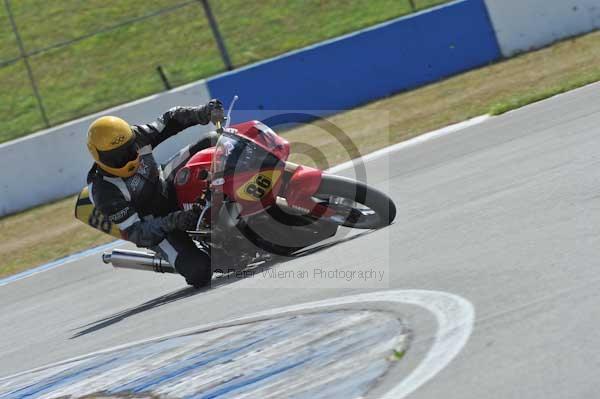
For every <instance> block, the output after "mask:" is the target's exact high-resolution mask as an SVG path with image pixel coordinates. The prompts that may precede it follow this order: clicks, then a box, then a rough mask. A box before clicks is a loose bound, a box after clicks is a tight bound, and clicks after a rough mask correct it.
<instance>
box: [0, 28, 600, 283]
mask: <svg viewBox="0 0 600 399" xmlns="http://www.w3.org/2000/svg"><path fill="white" fill-rule="evenodd" d="M598 80H600V32H595V33H591V34H589V35H586V36H581V37H579V38H576V39H573V40H567V41H564V42H561V43H558V44H555V45H553V46H551V47H548V48H545V49H542V50H539V51H536V52H532V53H528V54H525V55H522V56H519V57H516V58H513V59H510V60H507V61H503V62H500V63H497V64H494V65H490V66H488V67H485V68H481V69H478V70H474V71H471V72H467V73H464V74H461V75H458V76H455V77H452V78H450V79H447V80H444V81H441V82H438V83H435V84H431V85H428V86H425V87H422V88H419V89H417V90H413V91H410V92H406V93H402V94H398V95H395V96H392V97H389V98H385V99H382V100H379V101H376V102H373V103H371V104H367V105H365V106H364V107H360V108H357V109H355V110H351V111H347V112H344V113H340V114H338V115H335V116H332V117H331V118H330V120H331V121H332V122H333V123H335V124H336V125H337V126H338V127H340V128H342V129H343V130H344V131H345V132H346V134H347V135H348V136H349V137H350V138H351V140H352V141H353V142H354V144H355V145H356V146H357V147H358V148H359V150H360V152H361V153H363V154H366V153H369V152H372V151H375V150H377V149H379V148H382V147H384V146H387V145H389V144H392V143H396V142H400V141H403V140H407V139H409V138H412V137H414V136H417V135H419V134H422V133H425V132H428V131H431V130H434V129H436V128H439V127H442V126H446V125H449V124H452V123H456V122H460V121H463V120H466V119H469V118H472V117H474V116H478V115H482V114H485V113H493V114H498V113H502V112H506V111H508V110H510V109H514V108H517V107H520V106H522V105H525V104H529V103H531V102H534V101H538V100H541V99H544V98H547V97H550V96H552V95H554V94H558V93H562V92H564V91H567V90H570V89H573V88H576V87H579V86H582V85H585V84H587V83H591V82H594V81H598ZM365 111H369V112H370V115H373V114H374V113H375V114H376V113H377V112H379V111H385V112H386V114H387V115H389V127H390V135H385V134H381V135H375V134H373V132H374V131H376V129H377V128H378V127H379V128H382V129H387V127H388V125H387V123H388V121H385V120H382V121H377V120H373V119H372V118H366V117H365ZM286 138H287V139H288V140H289V141H290V142H291V143H292V150H293V149H294V143H310V144H311V146H312V148H308V149H307V150H306V151H304V152H302V153H297V154H294V155H293V159H294V160H295V161H299V162H302V163H308V164H311V163H312V164H314V163H315V162H314V161H312V160H313V159H319V158H320V157H321V154H323V155H324V156H325V158H326V159H327V163H328V164H329V165H335V164H338V163H341V162H344V161H346V160H348V155H347V154H346V152H345V151H344V150H343V149H341V148H340V146H339V143H338V142H337V141H336V139H335V138H333V137H331V136H330V135H327V134H323V130H322V129H321V127H320V126H319V123H315V124H311V125H306V126H302V127H300V128H297V129H293V130H290V131H288V132H286ZM297 147H298V146H297ZM73 203H74V198H68V199H66V200H62V201H58V202H56V203H53V204H49V205H45V206H42V207H39V208H36V209H33V210H30V211H26V212H23V213H20V214H16V215H13V216H9V217H6V218H3V219H0V231H1V232H2V239H1V240H0V259H2V260H3V263H2V265H1V266H0V276H5V275H8V274H13V273H16V272H18V271H21V270H24V269H27V268H29V267H32V266H36V265H39V264H41V263H44V262H48V261H51V260H53V259H57V258H60V257H62V256H66V255H68V254H70V253H73V252H75V251H78V250H83V249H85V248H88V247H89V246H92V245H99V244H102V243H105V242H108V241H110V240H111V238H110V237H107V236H105V235H103V234H101V233H97V232H96V231H94V230H93V229H91V228H89V227H87V226H86V225H84V224H82V223H80V222H78V221H76V220H75V219H74V217H73Z"/></svg>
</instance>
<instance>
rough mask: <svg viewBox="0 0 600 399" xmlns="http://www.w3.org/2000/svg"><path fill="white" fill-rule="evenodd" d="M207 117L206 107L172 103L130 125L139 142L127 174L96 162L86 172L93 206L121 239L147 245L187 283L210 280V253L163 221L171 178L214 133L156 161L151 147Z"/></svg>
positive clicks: (171, 198)
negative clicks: (135, 163) (150, 118)
mask: <svg viewBox="0 0 600 399" xmlns="http://www.w3.org/2000/svg"><path fill="white" fill-rule="evenodd" d="M209 121H210V110H209V109H208V107H206V106H203V107H175V108H172V109H170V110H169V111H167V112H166V113H165V114H163V115H162V116H161V117H159V118H158V119H157V120H156V121H155V122H153V123H149V124H145V125H135V126H132V130H133V132H134V134H135V136H136V141H137V143H138V146H139V148H140V150H139V154H140V155H141V157H140V164H139V167H138V169H137V171H136V173H135V174H134V175H133V176H131V177H127V178H120V177H116V176H112V175H110V174H108V173H107V172H105V171H103V170H102V169H101V168H99V167H97V165H96V164H94V166H93V167H92V169H91V170H90V172H89V174H88V179H87V181H88V186H89V192H90V198H91V199H92V202H93V204H94V206H95V207H96V208H97V209H98V210H99V211H100V212H102V213H104V214H105V215H106V216H107V217H108V218H109V220H110V221H111V222H113V223H115V224H116V225H117V226H118V227H119V229H120V230H121V235H122V237H123V238H124V239H125V240H128V241H131V242H133V243H135V244H136V245H137V246H138V247H144V248H150V249H152V250H154V251H155V252H157V253H159V254H160V255H161V256H162V257H163V258H164V259H167V260H168V261H169V263H170V264H171V265H173V266H174V267H175V269H176V270H177V271H178V272H179V273H180V274H182V275H183V276H184V277H185V278H186V280H187V281H188V283H190V284H194V285H198V282H199V281H210V276H211V275H212V271H211V269H210V257H209V256H208V255H207V254H205V253H204V252H202V251H200V250H199V249H198V248H197V247H196V245H195V244H194V242H193V241H192V240H191V239H190V238H189V236H188V235H187V234H186V233H185V232H181V231H177V230H173V227H172V226H168V224H169V218H165V216H167V215H168V214H169V213H171V212H173V211H176V210H177V202H176V198H175V193H174V187H173V184H172V180H173V178H174V176H175V173H176V172H177V170H179V168H180V167H181V166H183V165H185V163H186V162H187V160H188V159H189V158H190V157H191V155H193V154H195V153H196V152H198V151H200V150H202V149H204V148H208V147H210V146H211V145H214V144H215V141H216V135H215V134H214V133H212V134H208V135H206V137H204V138H203V139H201V140H200V141H198V142H197V143H196V144H193V145H191V146H187V147H186V148H183V149H182V150H181V151H179V152H178V153H177V154H175V155H174V156H173V157H172V158H171V159H170V160H169V161H168V162H167V163H166V164H164V165H162V166H161V165H159V164H158V163H157V162H156V160H155V159H154V156H153V155H152V150H153V149H154V148H155V147H156V146H157V145H159V144H160V143H162V142H163V141H165V140H166V139H168V138H169V137H171V136H173V135H175V134H177V133H179V132H180V131H182V130H184V129H186V128H188V127H190V126H194V125H197V124H201V125H206V124H208V123H209Z"/></svg>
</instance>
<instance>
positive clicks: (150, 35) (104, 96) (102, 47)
mask: <svg viewBox="0 0 600 399" xmlns="http://www.w3.org/2000/svg"><path fill="white" fill-rule="evenodd" d="M446 1H447V0H417V1H416V2H415V3H416V5H417V8H419V9H423V8H427V7H431V6H433V5H436V4H440V3H444V2H446ZM186 3H187V4H186ZM11 4H12V10H13V14H14V16H15V20H16V22H17V25H18V26H19V29H20V33H21V36H22V39H23V42H24V45H25V48H26V50H27V51H29V52H32V51H35V50H37V49H41V48H45V47H48V46H51V45H53V44H55V43H58V42H61V41H65V40H72V39H76V38H78V37H81V36H83V35H86V34H89V33H92V32H94V31H98V30H102V29H106V28H108V27H110V26H114V25H116V24H119V23H122V22H124V21H126V20H129V19H131V18H138V17H143V16H144V15H148V14H150V13H153V12H156V11H158V10H161V9H164V8H168V7H175V6H178V5H181V4H185V5H184V6H182V7H180V8H176V9H174V10H173V11H171V12H169V13H166V14H163V15H160V16H157V17H152V18H149V19H145V20H143V21H140V22H136V23H134V24H130V25H125V26H122V27H119V28H117V29H114V30H111V31H108V32H104V33H100V34H98V35H96V36H93V37H91V38H87V39H84V40H81V41H78V42H76V43H74V44H73V45H70V46H68V47H62V48H57V49H54V50H51V51H48V52H44V53H41V54H37V55H34V56H32V57H31V58H30V62H31V65H32V69H33V73H34V75H35V78H36V80H37V81H38V85H39V91H40V94H41V96H42V98H43V103H44V105H45V107H46V111H47V114H48V117H49V119H50V122H51V124H52V125H56V124H59V123H61V122H64V121H67V120H71V119H73V118H76V117H79V116H82V115H86V114H90V113H93V112H96V111H99V110H102V109H105V108H108V107H110V106H113V105H117V104H121V103H124V102H127V101H131V100H134V99H137V98H141V97H144V96H147V95H150V94H152V93H156V92H159V91H161V90H163V84H162V82H161V80H160V78H159V76H158V74H157V72H156V67H157V66H158V65H162V66H163V67H164V69H165V70H166V73H167V75H168V78H169V80H170V81H171V83H172V84H173V85H174V86H179V85H183V84H185V83H189V82H191V81H194V80H198V79H201V78H203V77H207V76H210V75H213V74H215V73H218V72H221V71H223V70H224V67H223V64H222V61H221V58H220V55H219V53H218V50H217V47H216V45H215V42H214V40H213V37H212V33H211V31H210V29H209V27H208V24H207V22H206V18H205V15H204V11H203V9H202V7H201V5H200V3H199V2H198V1H191V2H186V0H128V1H117V0H87V1H81V0H52V1H40V0H19V1H15V0H12V1H11ZM211 4H212V6H213V12H214V14H215V16H216V18H217V20H218V22H219V25H220V28H221V31H222V34H223V37H224V38H225V41H226V44H227V46H228V49H229V52H230V55H231V58H232V61H233V63H234V64H235V65H236V66H242V65H245V64H248V63H251V62H254V61H258V60H261V59H264V58H268V57H271V56H275V55H277V54H281V53H283V52H286V51H289V50H293V49H297V48H300V47H303V46H306V45H309V44H312V43H316V42H319V41H322V40H324V39H328V38H331V37H335V36H339V35H342V34H344V33H348V32H351V31H354V30H357V29H360V28H364V27H367V26H370V25H373V24H376V23H378V22H382V21H385V20H389V19H392V18H395V17H398V16H401V15H405V14H408V13H410V12H411V9H410V7H409V2H408V0H373V1H363V0H337V1H323V0H302V1H301V0H285V1H282V0H262V1H260V2H248V1H242V0H219V1H217V0H212V2H211ZM18 55H19V51H18V49H17V46H16V42H15V39H14V36H13V33H12V30H11V28H10V24H9V22H8V19H7V15H6V10H5V9H4V7H0V62H1V61H3V60H9V59H12V58H15V57H18ZM42 127H44V125H43V121H42V119H41V116H40V113H39V110H38V109H37V103H36V101H35V98H34V96H33V91H32V89H31V87H30V85H29V81H28V78H27V74H26V71H25V67H24V63H23V62H22V61H19V62H18V63H14V64H11V65H8V66H5V67H0V142H3V141H7V140H11V139H14V138H17V137H20V136H23V135H25V134H27V133H30V132H33V131H36V130H38V129H40V128H42Z"/></svg>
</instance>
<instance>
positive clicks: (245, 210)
mask: <svg viewBox="0 0 600 399" xmlns="http://www.w3.org/2000/svg"><path fill="white" fill-rule="evenodd" d="M232 128H233V129H235V130H237V135H240V136H244V137H245V138H247V139H249V140H250V141H252V142H254V143H255V144H257V145H258V146H260V147H261V148H262V149H264V150H265V151H268V152H270V153H271V154H273V155H274V156H275V157H277V158H278V159H279V160H281V161H282V162H281V164H280V166H279V167H277V168H270V169H261V170H245V171H240V172H236V173H234V174H232V175H226V176H224V180H225V181H224V182H223V184H222V185H221V186H219V187H216V191H218V193H217V194H220V193H221V192H222V193H223V194H225V195H227V196H228V197H229V198H233V199H235V201H236V202H237V203H239V204H240V205H241V215H242V216H247V215H251V214H254V213H257V212H260V211H263V210H264V209H265V208H267V207H269V206H271V205H273V204H274V202H275V200H276V198H277V196H278V195H281V196H284V197H286V199H287V201H288V205H290V206H295V207H298V208H302V209H307V210H314V211H316V212H313V213H317V214H323V213H327V211H325V210H319V208H320V207H319V206H316V207H315V203H314V201H312V200H311V197H312V195H314V194H315V193H316V191H317V189H318V188H319V185H320V184H321V175H322V172H321V171H320V170H318V169H314V168H309V167H306V166H299V167H298V168H297V169H296V170H295V171H294V172H293V174H292V176H291V177H290V178H289V181H288V182H287V184H285V187H284V180H285V179H284V174H285V172H284V165H285V162H286V161H287V159H288V157H289V155H290V144H289V142H288V141H287V140H285V139H284V138H282V137H281V136H278V135H277V134H275V132H273V130H271V128H269V127H268V126H266V125H265V124H263V123H262V122H259V121H248V122H244V123H240V124H237V125H233V126H232ZM214 155H215V147H211V148H208V149H205V150H202V151H200V152H198V153H196V154H195V155H194V156H192V157H191V158H190V160H189V161H188V162H187V163H186V165H185V166H184V167H183V168H181V169H180V170H179V171H178V172H177V174H176V176H175V189H176V193H177V201H178V205H179V207H180V208H181V209H186V208H187V207H189V206H191V204H194V203H196V202H198V200H199V199H201V198H203V196H204V194H205V193H206V191H207V190H208V189H209V188H210V182H209V180H208V179H207V178H208V176H209V172H210V169H211V163H212V160H213V157H214ZM264 177H267V178H268V179H269V180H270V181H271V183H270V186H269V189H268V191H267V192H266V193H265V194H264V195H263V196H261V198H252V197H251V196H249V195H247V194H246V193H245V192H246V191H247V190H244V188H247V186H248V185H249V184H253V183H255V182H256V181H259V180H260V179H261V178H264ZM282 189H285V192H281V190H282ZM214 190H215V187H213V191H214ZM213 195H214V192H213Z"/></svg>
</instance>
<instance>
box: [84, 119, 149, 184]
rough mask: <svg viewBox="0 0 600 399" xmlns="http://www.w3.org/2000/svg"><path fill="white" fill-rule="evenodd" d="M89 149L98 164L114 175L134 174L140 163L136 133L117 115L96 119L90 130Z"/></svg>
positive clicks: (125, 175)
mask: <svg viewBox="0 0 600 399" xmlns="http://www.w3.org/2000/svg"><path fill="white" fill-rule="evenodd" d="M87 146H88V150H89V151H90V153H91V154H92V157H93V158H94V160H95V161H96V164H98V166H99V167H100V168H102V169H103V170H105V171H106V172H108V173H110V174H111V175H114V176H119V177H129V176H133V175H134V174H135V172H136V170H137V168H138V166H139V165H140V156H139V154H138V146H137V144H136V142H135V134H134V133H133V131H132V130H131V127H130V126H129V124H128V123H127V122H125V121H124V120H123V119H121V118H117V117H115V116H103V117H102V118H99V119H96V120H95V121H94V122H93V123H92V124H91V125H90V128H89V130H88V140H87Z"/></svg>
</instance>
